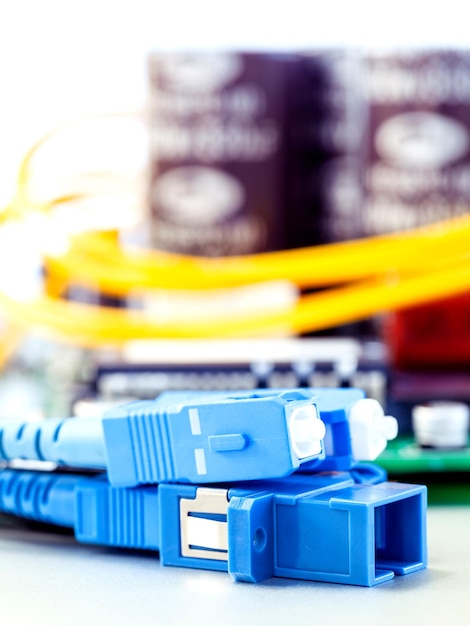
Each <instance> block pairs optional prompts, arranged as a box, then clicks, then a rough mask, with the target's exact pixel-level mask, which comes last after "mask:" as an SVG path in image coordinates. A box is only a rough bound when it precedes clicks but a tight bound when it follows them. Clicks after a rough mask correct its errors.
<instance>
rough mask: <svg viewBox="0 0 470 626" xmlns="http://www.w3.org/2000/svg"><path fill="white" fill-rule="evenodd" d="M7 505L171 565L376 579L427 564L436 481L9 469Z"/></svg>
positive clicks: (365, 581) (258, 576) (240, 576)
mask: <svg viewBox="0 0 470 626" xmlns="http://www.w3.org/2000/svg"><path fill="white" fill-rule="evenodd" d="M0 510H1V511H2V512H8V513H13V514H15V515H19V516H23V517H27V518H30V519H36V520H38V521H45V522H50V523H55V524H59V525H63V526H69V527H72V528H73V529H74V531H75V536H76V538H77V540H79V541H81V542H84V543H91V544H99V545H108V546H115V547H123V548H134V549H146V550H159V551H160V558H161V562H162V564H163V565H175V566H180V567H191V568H202V569H211V570H222V571H228V572H229V573H230V575H231V576H232V578H234V579H235V580H242V581H248V582H260V581H262V580H265V579H267V578H271V577H273V576H281V577H284V578H298V579H303V580H314V581H325V582H336V583H343V584H353V585H363V586H373V585H377V584H379V583H382V582H386V581H388V580H390V579H391V578H393V576H394V575H395V574H399V575H405V574H410V573H412V572H414V571H417V570H420V569H423V568H424V567H426V559H427V557H426V518H425V513H426V488H425V487H421V486H416V485H405V484H399V483H387V482H385V483H381V484H378V485H358V484H355V483H354V480H353V479H352V478H351V476H350V475H349V474H348V473H346V472H345V473H333V474H326V473H325V474H315V475H302V474H297V475H295V476H292V477H289V478H287V479H280V480H277V481H254V482H248V483H240V484H238V485H232V486H227V487H220V486H216V487H208V486H206V485H201V486H196V485H180V484H162V485H159V486H145V487H136V488H122V487H113V486H111V485H110V484H109V483H108V482H107V480H106V477H105V476H96V477H93V478H85V477H80V476H76V475H74V476H68V475H57V474H40V473H34V472H16V471H14V470H4V471H3V472H2V473H0Z"/></svg>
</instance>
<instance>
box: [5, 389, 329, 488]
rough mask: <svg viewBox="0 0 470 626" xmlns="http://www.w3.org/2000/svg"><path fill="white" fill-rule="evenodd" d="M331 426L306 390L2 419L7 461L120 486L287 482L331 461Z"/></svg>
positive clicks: (179, 399)
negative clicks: (86, 471) (92, 415)
mask: <svg viewBox="0 0 470 626" xmlns="http://www.w3.org/2000/svg"><path fill="white" fill-rule="evenodd" d="M324 435H325V426H324V424H323V422H322V421H321V419H320V418H319V414H318V410H317V408H316V404H315V397H314V396H313V395H312V394H306V393H303V392H302V391H301V390H291V391H271V392H269V393H263V394H262V395H258V394H256V393H251V394H240V395H237V394H236V393H232V394H231V395H230V397H218V396H217V397H216V396H199V397H197V398H196V397H191V398H183V396H178V397H173V398H172V397H171V396H168V395H166V396H164V397H159V398H157V399H156V400H151V401H141V402H133V403H130V404H127V405H124V406H122V407H118V408H116V409H112V410H111V411H108V412H107V413H106V414H105V416H104V417H103V418H99V419H73V418H72V419H71V418H69V419H65V420H45V421H43V422H30V423H21V422H17V421H10V422H0V459H4V460H13V459H31V460H46V461H53V462H55V463H58V464H60V465H67V466H71V467H79V468H92V469H103V470H107V472H108V477H109V480H110V482H111V483H112V484H113V485H117V486H126V487H127V486H136V485H141V484H154V483H161V482H189V483H198V484H200V483H206V482H207V483H209V482H227V481H231V482H232V481H240V480H258V479H264V478H277V477H283V476H287V475H289V474H291V473H292V472H294V471H296V470H297V469H298V468H299V467H300V466H301V464H303V463H308V462H309V461H312V460H317V459H321V458H323V456H324V452H323V444H322V439H323V437H324Z"/></svg>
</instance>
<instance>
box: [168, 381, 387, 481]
mask: <svg viewBox="0 0 470 626" xmlns="http://www.w3.org/2000/svg"><path fill="white" fill-rule="evenodd" d="M278 391H281V390H278ZM298 391H299V392H301V393H302V394H303V395H304V396H305V397H309V398H311V399H312V401H314V402H315V404H316V407H317V410H318V412H319V414H320V419H321V420H322V422H323V423H324V424H325V429H326V432H325V437H324V440H323V446H324V451H325V455H324V457H322V458H316V459H312V460H310V461H307V462H305V463H302V465H301V467H300V468H299V470H300V471H302V472H312V471H315V472H318V471H350V470H351V469H352V468H353V467H355V466H356V465H357V464H358V463H359V462H360V461H374V460H375V459H376V458H377V457H378V456H379V454H380V453H381V452H383V450H384V449H385V447H386V445H387V441H388V440H390V439H393V438H395V437H396V435H397V433H398V424H397V420H396V419H395V418H394V417H390V416H386V415H384V412H383V410H382V407H381V406H380V404H379V403H378V402H377V401H376V400H373V399H370V398H366V397H365V393H364V391H363V390H362V389H357V388H354V387H351V388H338V389H332V388H323V387H309V388H302V389H299V390H298ZM231 394H232V392H230V391H167V392H164V393H162V394H161V395H160V396H159V398H158V401H159V402H161V403H163V404H165V403H167V404H173V403H177V402H181V401H185V402H188V401H190V400H193V401H194V400H195V399H201V398H203V397H211V398H216V397H219V398H222V397H227V398H228V397H230V396H231ZM253 394H256V395H258V396H259V397H263V396H269V395H270V394H272V390H270V389H256V390H254V391H253V390H252V391H245V392H237V395H238V397H242V396H243V395H245V396H246V397H249V396H250V395H253Z"/></svg>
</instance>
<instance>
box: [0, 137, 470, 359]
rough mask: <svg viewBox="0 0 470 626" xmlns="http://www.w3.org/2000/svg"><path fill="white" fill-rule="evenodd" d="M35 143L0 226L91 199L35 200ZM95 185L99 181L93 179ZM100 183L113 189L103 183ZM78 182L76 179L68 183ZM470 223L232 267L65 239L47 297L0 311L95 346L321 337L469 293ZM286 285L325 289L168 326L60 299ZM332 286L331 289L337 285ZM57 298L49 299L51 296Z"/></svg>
mask: <svg viewBox="0 0 470 626" xmlns="http://www.w3.org/2000/svg"><path fill="white" fill-rule="evenodd" d="M55 132H57V131H54V132H53V133H50V134H49V135H48V136H47V137H46V138H44V139H42V140H41V141H39V142H37V143H36V144H35V146H33V148H32V149H31V150H30V151H29V152H28V154H27V156H26V157H25V159H24V161H23V163H22V166H21V168H20V173H19V178H18V193H17V195H16V197H15V199H14V201H13V202H12V204H11V206H10V207H9V209H8V210H7V211H5V212H4V213H3V214H0V220H3V221H5V220H8V219H12V217H14V218H15V219H20V220H21V219H24V220H25V221H27V219H28V216H31V215H34V213H39V214H40V215H42V216H44V218H45V219H50V220H53V219H54V211H55V210H56V208H57V207H59V206H61V208H62V207H63V208H65V209H66V208H67V204H68V203H70V202H75V203H76V202H77V201H80V200H82V199H85V200H86V198H88V197H92V195H93V194H92V191H91V189H92V188H93V186H92V185H91V186H89V188H88V189H86V187H87V184H85V182H84V181H85V180H86V176H89V177H91V179H93V173H91V174H87V175H86V176H85V177H84V178H83V180H82V183H83V190H82V191H80V190H78V191H77V190H74V191H73V192H70V194H69V195H66V196H62V197H58V198H54V197H51V198H49V199H48V200H47V201H45V200H42V201H38V200H37V199H35V198H34V197H33V195H32V192H31V189H30V181H31V177H32V173H33V161H34V158H35V157H36V155H37V154H38V152H39V150H40V148H41V147H42V145H44V143H45V142H46V141H49V139H50V138H51V137H52V136H53V135H54V134H55ZM97 176H98V178H99V174H97ZM103 176H104V178H103V180H111V179H110V178H109V176H108V174H106V175H104V174H103ZM77 180H78V181H79V182H80V179H75V183H77ZM468 242H470V215H463V216H461V217H457V218H453V219H449V220H446V221H444V222H441V223H437V224H433V225H431V226H425V227H420V228H416V229H413V230H410V231H408V232H401V233H394V234H391V235H383V236H380V237H373V238H369V239H363V240H357V241H349V242H344V243H334V244H327V245H323V246H315V247H309V248H302V249H296V250H285V251H280V252H266V253H262V254H256V255H247V256H242V257H229V258H216V259H210V258H200V257H191V256H183V255H178V254H173V253H168V252H162V251H157V250H141V249H137V248H134V249H123V248H122V247H121V246H120V245H119V243H118V242H117V241H116V240H115V238H113V237H110V236H109V234H108V233H99V232H87V233H84V234H81V235H74V236H69V240H68V243H69V247H68V249H67V251H66V252H65V253H64V254H62V255H60V256H54V255H53V254H52V253H50V252H47V251H46V250H45V251H44V261H45V267H46V268H47V271H48V273H49V275H50V279H49V280H50V282H49V287H50V291H49V295H48V296H45V297H42V298H39V299H37V300H35V301H33V302H28V303H22V302H17V301H15V300H14V299H12V298H11V297H8V295H7V294H5V293H1V292H0V309H2V310H3V311H4V313H5V314H6V315H7V316H8V317H9V318H10V319H11V320H14V321H15V323H16V324H18V325H20V326H22V327H24V328H31V327H33V328H35V329H37V330H38V331H40V332H43V333H44V332H45V333H52V334H54V335H58V336H60V337H61V338H63V339H65V340H66V341H71V342H73V343H76V344H78V345H82V346H87V347H95V346H99V345H102V344H111V343H112V344H120V343H123V342H125V341H127V340H129V339H137V338H173V337H174V338H176V337H178V338H184V337H188V338H189V337H230V336H235V337H237V336H238V337H240V336H263V335H270V334H278V333H292V332H294V333H301V332H307V331H314V330H320V329H324V328H328V327H331V326H335V325H338V324H342V323H346V322H351V321H355V320H358V319H361V318H363V317H368V316H371V315H374V314H377V313H381V312H383V311H389V310H394V309H397V308H403V307H408V306H413V305H417V304H422V303H424V302H428V301H432V300H436V299H440V298H444V297H447V296H451V295H456V294H459V293H463V292H465V291H468V290H469V287H470V246H469V243H468ZM272 280H288V281H290V282H292V283H294V284H296V285H297V286H299V287H302V288H304V287H329V288H328V289H325V290H324V291H322V292H320V293H315V294H311V295H306V296H302V297H301V298H300V299H299V300H298V302H297V303H296V304H295V305H294V306H292V307H291V308H284V309H282V310H277V311H273V312H271V313H269V312H268V313H267V312H263V313H253V314H243V315H238V316H235V315H227V316H225V317H224V318H223V319H221V318H220V317H219V318H215V317H214V316H213V315H212V316H211V312H210V310H208V313H207V317H206V318H204V319H203V320H201V319H192V318H191V312H190V311H188V316H187V318H186V319H184V320H182V319H181V318H179V319H178V320H176V321H169V320H168V319H167V318H163V317H162V318H160V319H159V318H158V317H154V318H151V317H150V316H149V315H150V314H149V313H148V312H145V311H144V312H139V311H133V310H126V309H117V308H111V307H101V306H90V305H84V304H78V303H73V302H68V301H65V300H62V299H61V298H60V294H61V293H62V292H63V289H64V286H65V285H67V284H70V283H73V284H82V285H85V286H90V287H92V288H98V289H99V290H100V291H102V292H104V293H109V294H112V295H122V296H125V295H127V294H129V293H135V292H136V291H137V292H138V293H140V294H142V295H145V293H147V292H149V293H150V294H152V291H153V290H155V289H166V290H172V289H178V290H187V291H188V293H189V292H190V291H191V290H209V289H211V290H214V289H215V290H217V289H221V288H222V289H226V288H227V287H238V286H242V285H246V284H257V283H262V282H265V281H272ZM335 285H336V286H335ZM52 296H54V297H52Z"/></svg>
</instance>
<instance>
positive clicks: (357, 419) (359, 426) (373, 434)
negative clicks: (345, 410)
mask: <svg viewBox="0 0 470 626" xmlns="http://www.w3.org/2000/svg"><path fill="white" fill-rule="evenodd" d="M348 421H349V432H350V435H351V448H352V453H353V457H354V459H355V460H356V461H374V460H375V459H376V458H377V457H378V456H379V454H381V453H382V452H383V451H384V450H385V448H386V447H387V441H390V440H391V439H395V437H396V436H397V434H398V422H397V420H396V419H395V418H394V417H391V416H390V415H385V414H384V410H383V408H382V406H381V405H380V404H379V402H377V400H373V399H372V398H363V399H362V400H358V401H357V402H356V403H355V404H353V406H352V407H351V410H350V412H349V418H348Z"/></svg>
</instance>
